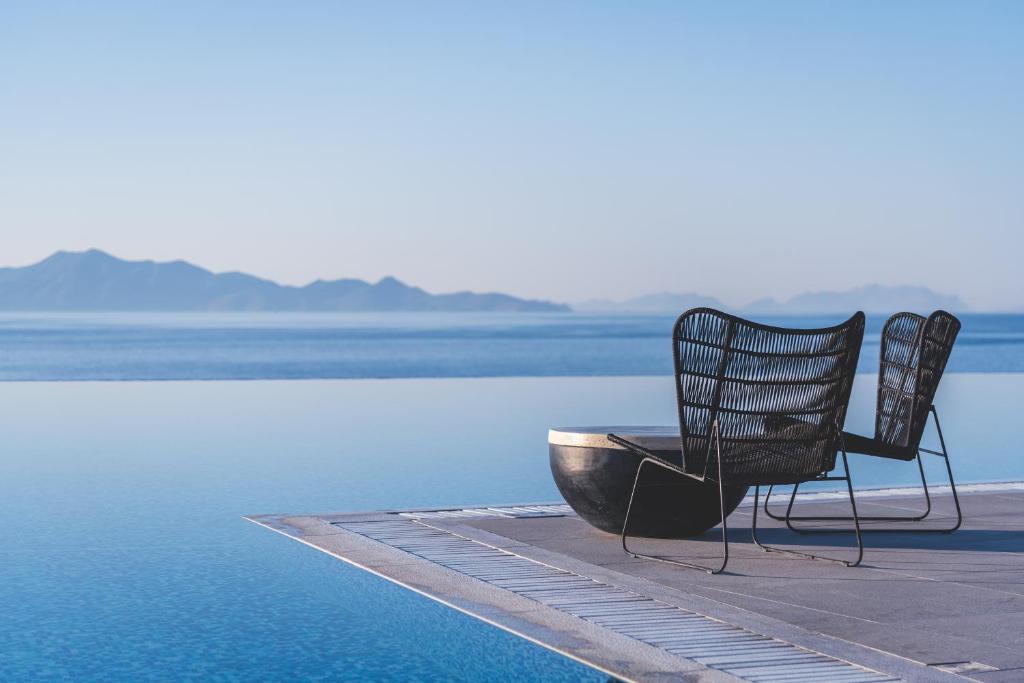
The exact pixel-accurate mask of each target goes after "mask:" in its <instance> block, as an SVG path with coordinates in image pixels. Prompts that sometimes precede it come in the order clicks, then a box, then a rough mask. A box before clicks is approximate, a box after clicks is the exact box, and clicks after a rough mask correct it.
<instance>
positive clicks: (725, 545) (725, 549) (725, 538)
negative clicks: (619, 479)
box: [622, 458, 729, 574]
mask: <svg viewBox="0 0 1024 683" xmlns="http://www.w3.org/2000/svg"><path fill="white" fill-rule="evenodd" d="M649 462H650V463H653V464H655V465H656V464H658V463H657V462H656V461H654V460H651V459H649V458H644V459H643V460H641V461H640V467H639V468H637V471H636V479H634V480H633V491H632V493H630V494H629V505H628V506H627V507H626V519H625V520H624V521H623V523H622V549H623V550H624V551H625V553H626V554H627V555H631V556H632V557H635V558H641V559H645V560H655V561H657V562H664V563H666V564H674V565H676V566H678V567H686V568H687V569H699V570H701V571H705V572H707V573H708V574H721V573H722V572H723V571H724V570H725V566H726V565H727V564H728V563H729V525H728V522H726V515H725V495H724V492H723V489H722V476H721V472H722V465H721V463H719V465H718V472H719V476H718V503H719V505H720V506H721V510H722V564H721V565H719V566H717V567H706V566H704V565H700V564H691V563H689V562H681V561H679V560H672V559H669V558H667V557H658V556H657V555H644V554H643V553H638V552H634V551H632V550H630V549H629V546H628V545H627V544H626V538H627V531H628V529H629V513H630V512H631V511H632V510H633V501H634V500H635V499H636V489H637V485H638V484H639V483H640V473H641V472H642V471H643V468H644V465H646V464H647V463H649Z"/></svg>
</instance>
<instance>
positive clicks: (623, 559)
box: [249, 483, 1024, 683]
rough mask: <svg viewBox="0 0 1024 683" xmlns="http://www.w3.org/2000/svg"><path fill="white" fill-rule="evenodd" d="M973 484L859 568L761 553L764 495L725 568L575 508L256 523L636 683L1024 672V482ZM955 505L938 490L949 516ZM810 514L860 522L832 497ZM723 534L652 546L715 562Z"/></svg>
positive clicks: (1018, 676)
mask: <svg viewBox="0 0 1024 683" xmlns="http://www.w3.org/2000/svg"><path fill="white" fill-rule="evenodd" d="M964 489H965V490H964V491H963V493H962V494H961V496H960V498H961V504H962V507H963V510H964V514H965V522H964V525H963V527H962V528H961V529H960V530H959V531H957V532H956V533H953V534H922V533H913V532H909V531H907V532H900V533H886V534H873V533H866V534H865V547H866V550H865V556H864V561H863V563H862V564H861V566H859V567H853V568H851V567H845V566H842V565H839V564H832V563H826V562H817V561H813V560H808V559H803V558H797V557H793V556H789V555H783V554H778V553H764V552H762V551H761V550H760V549H759V548H757V547H756V546H755V545H754V544H753V543H752V541H751V537H750V516H751V512H752V507H751V502H752V501H751V500H749V499H748V500H747V501H746V502H745V504H743V505H741V506H740V507H739V508H738V509H737V511H736V512H735V513H733V515H731V516H730V518H729V527H730V530H729V536H730V562H729V567H728V570H727V572H726V573H724V574H721V575H717V576H711V575H708V574H705V573H702V572H698V571H692V570H687V569H683V568H679V567H676V566H674V565H668V564H664V563H659V562H652V561H649V560H643V559H635V558H632V557H630V556H628V555H626V554H624V553H623V551H622V548H621V544H620V539H619V538H618V537H617V536H616V535H613V534H607V533H604V532H601V531H598V530H596V529H594V528H592V527H590V526H589V525H588V524H586V523H585V522H583V521H582V520H580V519H579V518H577V517H576V516H575V515H573V514H572V513H571V512H569V511H567V510H566V508H565V506H564V505H561V504H547V505H544V504H541V505H524V506H515V507H513V506H503V507H487V506H476V507H472V508H464V509H463V508H448V509H444V510H418V511H415V512H412V511H382V512H370V513H353V514H347V513H330V514H318V515H261V516H253V517H250V518H249V519H250V520H252V521H254V522H256V523H259V524H262V525H264V526H266V527H267V528H269V529H273V530H274V531H277V532H279V533H281V534H283V535H285V536H289V537H291V538H294V539H296V540H299V541H301V542H303V543H305V544H307V545H310V546H312V547H314V548H317V549H319V550H321V551H323V552H327V553H329V554H331V555H333V556H335V557H337V558H339V559H342V560H344V561H346V562H349V563H351V564H354V565H356V566H359V567H362V568H364V569H366V570H367V571H371V572H373V573H375V574H377V575H379V576H382V577H383V578H386V579H389V580H391V581H395V582H397V583H399V584H401V585H404V586H406V587H408V588H410V589H412V590H415V591H417V592H420V593H422V594H424V595H427V596H428V597H431V598H433V599H435V600H439V601H441V602H443V603H445V604H448V605H450V606H451V607H453V608H455V609H459V610H461V611H463V612H466V613H467V614H471V615H473V616H476V617H477V618H480V619H483V620H484V621H487V622H488V623H491V624H493V625H495V626H498V627H500V628H504V629H506V630H508V631H511V632H513V633H516V634H518V635H520V636H523V637H525V638H528V639H529V640H531V641H533V642H536V643H539V644H541V645H544V646H546V647H549V648H550V649H553V650H556V651H558V652H561V653H562V654H565V655H566V656H569V657H572V658H575V659H577V660H579V661H582V662H585V663H587V664H589V665H591V666H593V667H595V668H598V669H600V670H602V671H605V672H607V673H608V674H610V675H613V676H615V677H617V678H620V679H623V680H693V681H704V680H708V681H718V680H747V681H772V680H776V681H787V682H793V683H795V682H796V681H819V680H837V681H841V680H850V681H881V680H908V681H953V680H961V681H963V680H976V681H993V682H995V681H1004V680H1024V485H1022V484H1020V483H1007V484H1005V485H998V486H997V485H983V486H968V487H964ZM780 493H783V494H784V495H779V496H778V497H777V498H776V497H775V496H773V499H772V500H773V510H775V511H776V512H782V510H784V504H785V503H786V502H788V493H786V492H780ZM921 493H922V492H921V491H914V490H912V489H901V490H899V491H892V492H888V493H886V492H884V491H879V492H872V493H871V494H870V495H868V496H866V497H865V502H864V503H863V504H862V505H861V509H862V513H864V514H892V513H893V510H900V511H903V510H919V509H921V503H922V502H923V498H922V496H921ZM776 500H778V501H779V502H780V503H783V505H782V506H776V504H775V501H776ZM762 502H763V498H762ZM951 502H952V499H951V497H950V496H949V495H948V489H947V490H945V491H944V490H942V489H939V490H937V491H936V490H933V491H932V503H933V509H935V510H936V511H937V515H938V516H937V519H938V520H939V521H938V523H939V524H941V523H943V522H948V520H949V517H948V516H945V517H942V515H943V514H945V513H946V512H948V510H949V509H951ZM796 507H797V508H798V509H799V511H800V512H801V513H803V514H843V513H845V512H846V508H845V507H844V505H843V501H842V500H840V499H837V498H836V497H835V496H834V495H830V494H811V495H801V496H798V498H797V506H796ZM938 511H942V512H938ZM928 523H932V524H934V522H931V520H929V522H928ZM926 524H927V523H926ZM758 528H759V530H760V532H761V536H762V540H763V541H765V542H768V543H771V544H773V545H778V546H784V547H786V548H791V549H798V550H803V551H805V552H806V551H810V552H815V553H821V554H828V555H830V556H836V557H844V556H846V557H851V556H852V555H851V551H852V550H853V548H852V545H851V544H852V540H853V534H852V533H849V532H848V531H844V530H842V529H836V530H835V533H829V534H822V535H806V534H795V533H793V532H792V531H790V530H788V529H786V528H785V526H784V525H783V524H781V523H779V522H775V521H772V520H768V519H766V518H765V517H764V516H763V515H761V516H760V517H759V519H758ZM719 538H720V530H719V529H715V530H712V531H710V532H708V533H706V534H704V535H702V536H700V537H697V538H694V539H686V540H658V539H637V540H636V541H635V543H636V544H637V546H638V547H640V548H642V549H643V552H653V553H654V554H662V555H665V556H670V557H675V558H678V559H685V560H688V561H697V562H713V561H714V559H715V558H716V557H717V554H718V553H719V552H720V550H721V545H720V541H719Z"/></svg>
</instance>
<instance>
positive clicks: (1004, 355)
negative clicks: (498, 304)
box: [0, 313, 1024, 380]
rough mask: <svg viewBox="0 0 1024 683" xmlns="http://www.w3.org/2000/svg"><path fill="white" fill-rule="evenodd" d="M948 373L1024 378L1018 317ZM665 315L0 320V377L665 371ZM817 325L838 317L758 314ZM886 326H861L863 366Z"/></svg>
mask: <svg viewBox="0 0 1024 683" xmlns="http://www.w3.org/2000/svg"><path fill="white" fill-rule="evenodd" d="M962 319H963V323H964V327H963V330H962V332H961V334H960V339H959V340H958V342H957V346H956V349H955V351H954V353H953V356H952V358H951V359H950V368H949V369H950V371H952V372H1024V315H965V316H963V318H962ZM672 322H673V317H672V316H651V315H646V316H630V315H586V314H580V313H571V314H509V313H505V314H473V313H470V314H438V313H434V314H331V313H295V314H282V313H184V314H183V313H164V314H140V313H85V314H54V313H35V314H32V313H30V314H24V313H3V314H0V379H16V380H44V379H52V380H67V379H82V380H86V379H88V380H93V379H95V380H114V379H121V380H123V379H146V380H149V379H304V378H337V379H348V378H365V377H374V378H395V377H515V376H532V377H546V376H566V375H568V376H579V375H585V376H608V375H661V374H665V373H669V372H671V370H672V363H671V355H670V348H671V345H670V342H669V341H668V340H669V339H670V334H671V328H672ZM765 322H770V323H777V324H783V325H791V326H801V327H813V326H824V325H832V324H835V323H837V322H841V320H840V318H839V317H838V316H833V317H801V318H767V319H765ZM883 322H884V319H883V318H881V317H872V318H869V320H868V328H867V332H866V335H865V345H864V349H863V352H862V354H861V370H862V371H870V370H871V369H873V368H874V367H876V366H877V362H878V361H877V359H878V338H879V333H880V331H881V327H882V324H883Z"/></svg>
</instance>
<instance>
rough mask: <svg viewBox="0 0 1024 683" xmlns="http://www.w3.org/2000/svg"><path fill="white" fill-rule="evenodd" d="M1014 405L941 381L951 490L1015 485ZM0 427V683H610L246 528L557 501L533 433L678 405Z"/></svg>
mask: <svg viewBox="0 0 1024 683" xmlns="http://www.w3.org/2000/svg"><path fill="white" fill-rule="evenodd" d="M875 381H876V380H875V378H874V376H871V375H864V376H859V377H858V382H857V385H856V387H855V389H854V396H853V405H852V408H851V416H850V419H849V420H848V423H847V426H848V428H850V429H851V430H854V431H862V432H864V433H870V428H871V424H872V419H873V409H874V408H873V401H874V382H875ZM1022 390H1024V375H1021V374H951V375H947V376H946V378H944V380H943V386H942V388H941V390H940V396H939V400H938V404H939V406H940V410H941V416H942V418H943V427H944V429H945V431H946V436H947V441H948V444H949V447H950V450H951V453H952V455H953V458H954V460H953V465H954V469H955V471H956V473H957V475H958V478H959V481H962V482H971V481H994V480H1014V479H1018V480H1019V479H1024V465H1022V464H1021V459H1020V458H1019V457H1018V454H1017V450H1016V446H1015V445H1014V444H1013V443H1011V437H1012V436H1013V433H1014V430H1013V429H1011V428H1010V427H1011V426H1012V425H1014V424H1015V422H1016V417H1017V415H1016V412H1017V405H1018V404H1019V402H1020V399H1021V398H1022V396H1024V391H1022ZM0 411H2V412H0V414H2V415H3V416H4V419H3V429H2V434H3V439H2V442H0V443H2V451H0V519H2V521H3V540H4V542H3V544H2V546H0V554H2V556H3V562H2V563H0V608H2V610H3V619H0V680H4V681H40V680H42V681H45V680H66V679H73V680H78V681H88V680H189V679H194V680H200V679H201V680H296V679H304V680H366V679H374V680H424V681H430V680H446V681H449V680H463V681H479V680H488V681H503V680H508V681H512V680H515V681H526V680H538V681H539V680H544V681H560V680H564V681H578V680H594V681H603V680H605V679H606V676H604V675H602V674H600V673H598V672H596V671H593V670H591V669H588V668H587V667H584V666H582V665H580V664H578V663H575V662H573V661H570V660H568V659H566V658H564V657H562V656H560V655H557V654H555V653H551V652H548V651H547V650H544V649H542V648H540V647H539V646H536V645H533V644H531V643H528V642H526V641H523V640H521V639H518V638H516V637H515V636H512V635H510V634H506V633H504V632H502V631H500V630H498V629H496V628H494V627H491V626H489V625H486V624H484V623H482V622H478V621H476V620H474V619H472V618H470V617H468V616H465V615H462V614H460V613H457V612H455V611H454V610H451V609H448V608H446V607H443V606H441V605H438V604H436V603H433V602H431V601H429V600H428V599H426V598H423V597H421V596H418V595H415V594H413V593H411V592H409V591H406V590H404V589H402V588H399V587H397V586H394V585H392V584H390V583H388V582H386V581H384V580H382V579H379V578H376V577H374V576H372V575H370V574H367V573H365V572H362V571H360V570H357V569H354V568H351V567H349V566H348V565H346V564H344V563H342V562H339V561H337V560H335V559H333V558H330V557H328V556H326V555H323V554H320V553H318V552H316V551H314V550H312V549H310V548H308V547H306V546H303V545H301V544H298V543H295V542H293V541H290V540H288V539H286V538H284V537H282V536H280V535H277V534H274V533H271V532H269V531H267V530H265V529H262V528H260V527H258V526H256V525H254V524H251V523H249V522H246V521H244V520H243V519H242V518H241V516H242V515H245V514H258V513H275V512H297V513H298V512H326V511H351V510H359V509H380V508H409V507H417V506H448V505H472V504H500V503H517V502H533V501H549V500H556V499H557V497H558V496H557V491H556V489H555V487H554V484H553V482H552V481H551V476H550V472H549V470H548V464H547V446H546V430H547V428H548V427H549V426H552V425H573V424H577V425H580V424H594V423H602V422H604V423H619V424H622V423H627V424H628V423H633V424H652V423H653V424H658V423H661V424H671V423H672V421H673V418H674V402H673V395H672V380H671V378H670V377H669V378H665V377H591V378H492V379H419V380H417V379H401V380H296V381H291V380H287V381H226V382H80V383H79V382H56V383H54V382H32V383H4V384H0ZM929 438H930V437H928V436H926V441H927V440H928V439H929ZM932 460H936V461H937V459H932ZM930 465H931V466H930V469H929V474H930V476H931V477H932V478H933V479H934V480H935V481H939V480H941V479H942V469H941V464H940V463H939V462H933V463H930ZM852 466H853V475H854V479H855V484H857V485H858V486H881V485H888V484H912V483H914V482H915V481H916V476H917V472H916V466H915V465H914V464H913V463H888V462H876V461H873V460H869V459H859V458H857V457H854V458H853V462H852Z"/></svg>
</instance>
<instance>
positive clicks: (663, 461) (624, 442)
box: [608, 434, 695, 477]
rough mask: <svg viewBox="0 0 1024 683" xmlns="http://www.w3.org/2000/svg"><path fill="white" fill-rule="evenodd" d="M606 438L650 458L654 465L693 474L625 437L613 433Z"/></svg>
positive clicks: (680, 472)
mask: <svg viewBox="0 0 1024 683" xmlns="http://www.w3.org/2000/svg"><path fill="white" fill-rule="evenodd" d="M608 440H609V441H611V442H612V443H615V444H618V445H620V446H622V447H623V448H625V449H626V450H628V451H632V452H633V453H636V454H637V455H639V456H640V457H642V458H647V459H649V460H651V461H652V462H653V463H654V464H656V465H660V466H662V467H664V468H666V469H670V470H672V471H673V472H678V473H679V474H685V475H686V476H688V477H693V476H695V475H693V474H690V473H689V472H687V471H686V470H685V469H683V468H682V467H680V466H679V465H677V464H675V463H674V462H670V461H668V460H666V459H665V458H663V457H661V456H660V455H658V454H656V453H655V452H654V451H649V450H647V449H646V448H644V447H643V446H640V445H638V444H635V443H633V442H632V441H627V440H626V439H623V438H622V437H620V436H616V435H615V434H609V435H608Z"/></svg>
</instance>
